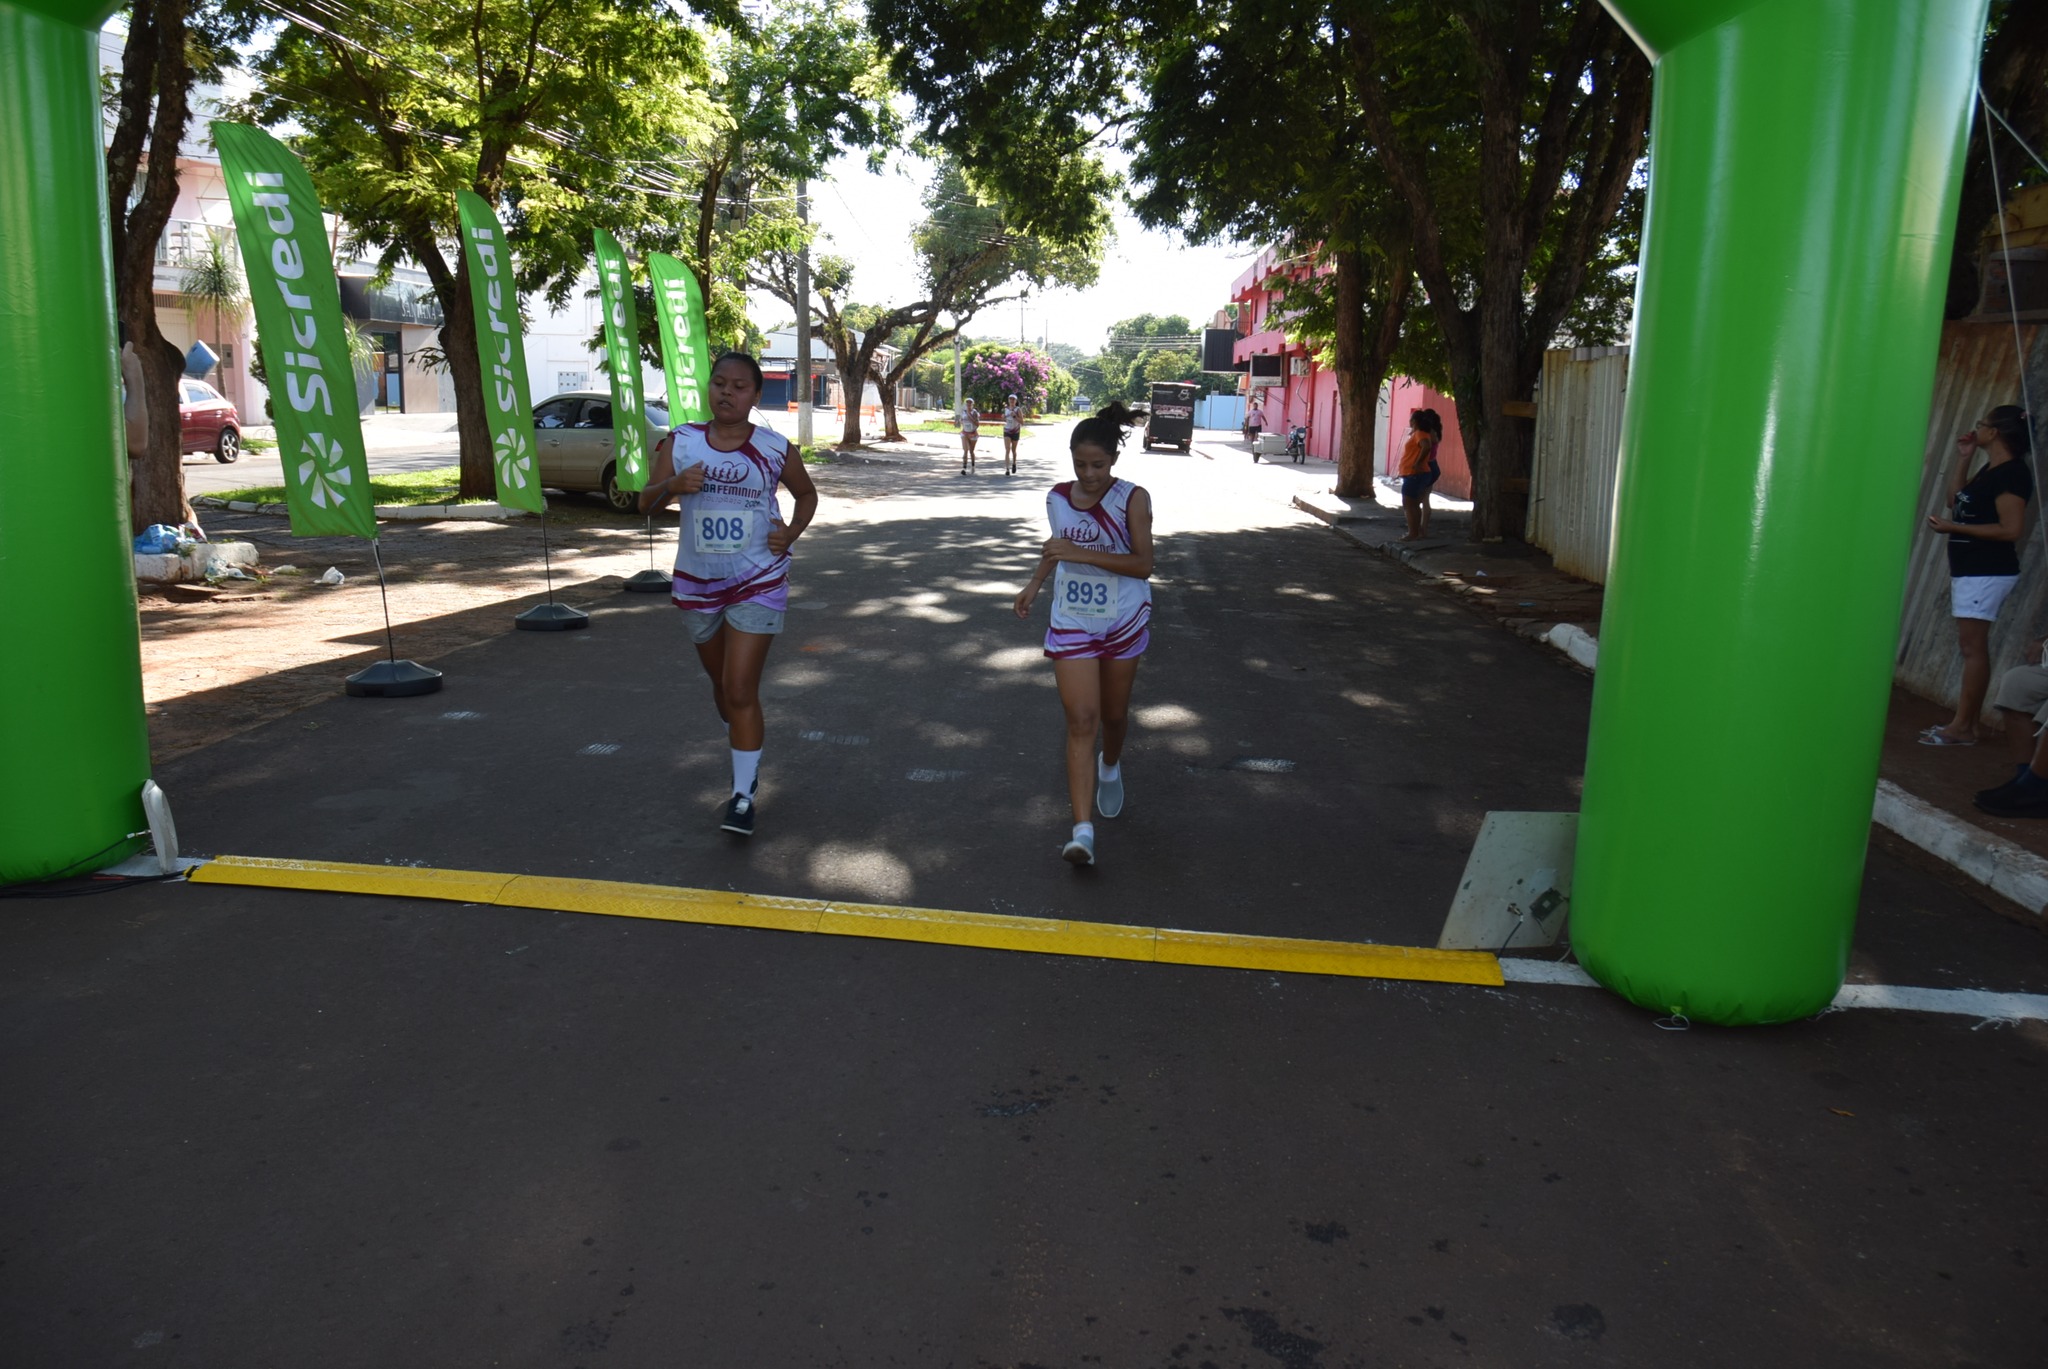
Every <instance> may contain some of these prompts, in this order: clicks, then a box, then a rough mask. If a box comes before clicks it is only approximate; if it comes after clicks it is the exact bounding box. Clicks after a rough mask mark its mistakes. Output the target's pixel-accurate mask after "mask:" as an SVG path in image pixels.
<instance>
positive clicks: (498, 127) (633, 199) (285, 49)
mask: <svg viewBox="0 0 2048 1369" xmlns="http://www.w3.org/2000/svg"><path fill="white" fill-rule="evenodd" d="M696 12H697V14H699V15H701V16H705V17H709V18H716V19H719V20H722V21H724V22H726V23H729V24H737V23H739V22H741V21H740V20H739V16H738V14H737V12H736V11H735V10H734V9H733V7H732V6H731V4H730V3H729V2H728V0H698V5H697V9H696ZM292 13H293V17H292V18H290V19H289V20H288V21H287V22H286V23H285V24H284V25H283V26H282V27H281V28H280V29H278V30H277V31H276V33H275V36H274V38H273V41H272V43H271V45H270V47H269V48H268V50H266V51H264V52H262V53H260V54H258V55H257V57H256V58H255V60H254V62H253V66H254V68H255V73H256V77H257V81H258V85H257V89H256V91H255V93H254V94H253V95H252V96H251V97H250V99H249V102H248V104H249V111H250V112H251V113H252V114H253V115H254V117H256V118H257V119H258V120H259V121H260V122H263V123H267V124H274V125H275V124H291V125H296V127H297V128H298V129H299V130H300V131H299V133H298V134H297V136H296V137H294V138H293V139H292V142H293V146H294V149H295V150H296V151H297V152H298V153H299V154H300V156H301V157H302V158H303V159H304V161H305V162H306V166H307V169H308V171H309V172H310V173H311V174H312V176H313V180H314V183H315V185H316V186H318V187H319V190H320V193H321V198H322V201H323V203H324V204H325V205H326V207H327V209H328V210H329V211H330V212H332V213H334V214H335V215H337V216H338V217H339V218H340V219H341V220H342V222H343V224H344V225H345V227H346V229H347V233H348V240H349V243H350V245H351V246H353V247H354V248H355V249H356V250H358V251H365V252H369V253H373V254H375V256H376V258H377V260H378V262H379V264H380V266H383V267H385V268H387V269H388V268H390V267H393V266H396V265H397V264H398V263H399V262H400V261H401V260H406V259H409V260H411V261H412V262H414V263H416V264H418V266H419V267H420V268H421V269H423V270H424V271H425V272H426V273H427V276H428V278H429V279H430V280H431V281H432V282H433V286H434V290H435V293H436V295H437V296H438V297H439V300H440V304H441V310H442V314H443V317H444V319H445V320H446V322H445V323H444V325H443V328H442V351H443V354H444V356H445V358H446V361H447V364H448V369H449V373H450V377H451V379H452V380H453V381H454V384H455V392H456V402H457V420H458V429H459V431H460V433H461V438H462V493H463V494H465V495H482V496H488V495H489V494H490V493H491V492H492V485H493V473H492V469H491V459H490V438H489V432H488V430H487V428H486V426H485V422H484V416H483V389H482V372H481V369H480V367H479V364H478V361H477V356H476V334H475V318H474V315H473V312H472V308H471V303H470V295H469V283H468V278H467V269H468V268H467V266H466V264H465V262H464V260H463V257H462V254H461V253H452V254H451V253H449V252H446V251H444V248H443V244H444V243H451V242H453V241H455V240H456V237H457V232H458V226H457V221H456V213H455V192H456V191H457V190H462V189H467V190H472V191H474V192H476V193H477V194H479V195H481V196H482V197H483V198H484V199H485V200H487V201H489V202H491V203H493V204H500V203H502V206H503V208H502V211H501V217H502V218H503V219H504V222H505V228H506V236H507V238H508V239H509V241H510V242H511V244H512V246H513V249H514V254H515V258H516V261H517V265H518V273H517V275H518V283H519V286H520V288H521V289H522V290H525V291H536V290H538V291H541V292H543V293H544V294H545V295H546V297H547V298H548V299H549V300H550V301H551V302H553V303H556V304H559V303H561V302H563V301H564V300H566V299H567V298H568V296H569V293H570V291H571V289H572V288H573V287H574V285H575V283H576V281H577V280H578V278H579V277H580V276H581V275H582V274H583V272H584V269H585V267H586V265H587V263H588V261H589V256H590V251H591V247H590V243H591V234H592V231H593V230H595V229H597V228H606V229H609V230H610V231H612V232H613V233H614V234H616V235H618V236H619V238H620V239H621V240H622V241H625V242H627V243H629V244H633V245H635V246H638V247H640V248H641V249H642V250H645V248H646V247H647V246H648V244H647V243H646V242H645V241H644V239H646V238H648V237H650V236H651V237H654V238H655V239H657V243H656V245H659V243H660V242H664V241H666V240H667V239H668V238H670V237H672V236H673V234H672V233H663V232H662V231H661V229H662V227H663V226H665V225H668V224H671V223H672V222H673V220H674V218H675V212H674V205H675V202H676V201H677V199H678V198H679V196H680V195H681V194H682V193H684V188H685V187H686V186H687V182H685V181H682V180H680V179H679V178H678V177H677V175H676V173H675V168H676V167H677V165H678V164H681V165H684V166H691V165H696V164H698V163H699V160H700V159H699V157H698V156H697V154H696V149H698V148H700V147H701V146H703V144H704V143H705V142H706V141H707V139H708V136H709V134H710V132H711V130H712V129H713V128H714V127H715V126H716V121H717V117H718V111H717V107H716V105H715V104H714V102H713V101H712V100H711V99H710V97H709V95H708V84H709V70H708V67H707V64H706V54H705V26H704V25H703V24H701V23H697V22H691V21H690V20H688V19H687V18H686V17H685V16H682V15H678V14H677V13H676V12H675V11H674V10H672V9H671V8H670V7H669V6H667V5H666V4H664V3H660V0H471V2H470V3H457V2H456V0H405V2H404V3H399V2H398V0H359V3H356V4H353V5H351V6H349V7H347V8H345V9H337V10H333V11H329V10H326V9H321V10H319V11H317V17H314V16H313V15H309V14H301V13H296V12H292ZM650 230H651V231H650ZM451 255H452V257H453V260H452V261H451V259H450V258H451Z"/></svg>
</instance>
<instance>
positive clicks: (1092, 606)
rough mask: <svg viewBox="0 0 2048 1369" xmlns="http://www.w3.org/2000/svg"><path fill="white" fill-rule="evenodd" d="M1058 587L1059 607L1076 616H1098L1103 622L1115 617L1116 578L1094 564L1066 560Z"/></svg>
mask: <svg viewBox="0 0 2048 1369" xmlns="http://www.w3.org/2000/svg"><path fill="white" fill-rule="evenodd" d="M1061 569H1062V570H1064V571H1066V575H1065V576H1064V577H1063V578H1062V580H1061V583H1060V587H1059V605H1058V607H1059V608H1060V609H1061V611H1063V612H1065V613H1067V614H1068V615H1070V616H1072V617H1075V618H1097V619H1101V620H1102V621H1104V622H1107V621H1108V620H1110V619H1112V618H1114V617H1116V578H1115V577H1114V576H1112V575H1110V574H1109V573H1108V572H1107V571H1102V570H1097V569H1096V568H1095V567H1093V566H1079V565H1076V564H1074V563H1073V562H1071V561H1069V562H1067V563H1066V565H1064V566H1062V567H1061Z"/></svg>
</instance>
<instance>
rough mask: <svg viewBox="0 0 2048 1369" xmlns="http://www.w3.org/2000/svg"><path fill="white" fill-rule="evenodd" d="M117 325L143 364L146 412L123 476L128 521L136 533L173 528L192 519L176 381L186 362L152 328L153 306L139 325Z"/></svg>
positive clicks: (161, 334)
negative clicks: (138, 445) (128, 486)
mask: <svg viewBox="0 0 2048 1369" xmlns="http://www.w3.org/2000/svg"><path fill="white" fill-rule="evenodd" d="M122 321H123V322H125V323H127V324H128V336H129V339H130V340H131V341H133V342H134V343H135V357H136V360H138V361H140V362H141V363H142V390H143V394H144V395H145V396H146V403H147V405H148V408H149V425H148V428H147V432H148V438H147V439H146V442H147V447H146V450H145V451H144V453H143V457H142V460H141V461H139V462H137V463H135V465H134V468H133V469H132V470H130V471H129V473H128V474H129V479H130V481H131V482H132V502H131V504H130V509H131V517H132V518H133V519H134V525H135V526H136V527H138V528H145V527H148V526H149V525H150V524H151V523H168V524H170V525H171V526H173V527H176V526H177V525H178V524H180V523H185V522H190V521H192V520H193V513H192V505H191V504H190V503H188V502H187V501H186V499H185V456H184V452H183V451H182V450H181V448H182V446H183V441H184V432H183V429H184V425H183V424H182V423H180V422H179V421H178V377H179V376H180V375H182V374H183V373H184V370H185V358H184V357H183V356H181V355H179V353H178V349H177V348H176V347H174V346H172V345H171V342H170V339H168V338H166V337H165V336H164V335H163V333H162V332H161V331H160V330H159V329H158V328H157V326H156V308H155V305H154V304H153V303H152V304H151V305H150V306H148V307H147V309H146V310H145V311H144V312H143V313H142V314H141V316H140V318H139V320H135V321H131V320H128V319H123V320H122ZM138 322H139V324H140V326H139V327H138V326H137V324H138Z"/></svg>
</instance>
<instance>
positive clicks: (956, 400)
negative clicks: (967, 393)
mask: <svg viewBox="0 0 2048 1369" xmlns="http://www.w3.org/2000/svg"><path fill="white" fill-rule="evenodd" d="M966 346H967V339H966V338H965V337H963V336H961V333H960V321H959V319H957V318H956V319H954V321H953V415H954V417H956V418H957V417H959V414H960V361H961V356H960V354H961V352H962V351H963V350H965V348H966Z"/></svg>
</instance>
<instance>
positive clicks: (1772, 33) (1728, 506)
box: [1572, 0, 1986, 1023]
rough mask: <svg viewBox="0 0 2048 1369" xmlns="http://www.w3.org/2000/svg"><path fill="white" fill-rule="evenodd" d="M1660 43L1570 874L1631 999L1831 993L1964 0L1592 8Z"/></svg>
mask: <svg viewBox="0 0 2048 1369" xmlns="http://www.w3.org/2000/svg"><path fill="white" fill-rule="evenodd" d="M1604 3H1606V4H1607V7H1608V9H1609V10H1611V11H1612V12H1613V13H1614V14H1615V16H1616V17H1617V18H1618V19H1620V20H1621V22H1622V23H1623V24H1624V25H1625V26H1627V28H1628V29H1629V31H1630V32H1631V33H1632V34H1634V35H1635V37H1636V38H1637V40H1638V41H1639V42H1640V43H1641V44H1642V46H1643V48H1644V50H1645V51H1646V52H1647V53H1648V54H1649V55H1650V57H1651V59H1652V60H1653V61H1654V62H1655V63H1656V70H1657V77H1656V80H1657V84H1656V103H1655V109H1654V113H1653V115H1652V122H1651V140H1650V146H1651V149H1652V151H1651V164H1650V198H1649V213H1648V217H1647V220H1646V222H1645V224H1644V229H1643V260H1642V276H1641V279H1640V281H1639V283H1638V293H1637V297H1636V298H1637V314H1636V347H1635V353H1634V355H1633V357H1632V358H1631V365H1630V375H1629V391H1628V400H1627V407H1626V410H1625V412H1624V415H1623V422H1622V442H1621V467H1620V476H1619V481H1618V485H1617V489H1616V495H1615V519H1614V526H1615V537H1614V546H1613V556H1612V560H1611V569H1610V572H1609V582H1608V591H1607V607H1606V615H1605V617H1604V619H1603V620H1602V622H1601V632H1600V668H1599V671H1598V673H1597V676H1596V679H1595V683H1594V686H1593V723H1592V736H1591V741H1590V743H1589V746H1588V751H1587V757H1586V788H1585V797H1584V801H1583V807H1582V812H1581V816H1580V820H1579V847H1578V855H1577V860H1576V866H1575V869H1574V872H1573V897H1572V944H1573V946H1574V948H1575V949H1576V951H1577V952H1578V956H1579V959H1580V961H1581V962H1582V963H1583V964H1584V965H1585V966H1586V968H1587V969H1588V970H1589V971H1590V972H1591V973H1592V974H1593V975H1594V977H1595V978H1597V979H1599V980H1600V982H1602V983H1603V984H1606V985H1607V986H1608V987H1609V988H1611V989H1613V990H1615V991H1616V992H1617V993H1620V994H1621V995H1623V996H1624V997H1626V998H1629V999H1631V1000H1633V1001H1634V1002H1636V1003H1639V1004H1642V1005H1643V1006H1645V1007H1650V1008H1655V1009H1657V1010H1659V1011H1661V1012H1676V1013H1683V1014H1686V1015H1688V1016H1690V1017H1693V1018H1696V1019H1700V1020H1703V1021H1709V1022H1726V1023H1748V1022H1782V1021H1785V1020H1787V1019H1790V1018H1796V1017H1802V1016H1805V1015H1807V1014H1810V1013H1814V1012H1818V1011H1819V1010H1820V1009H1822V1008H1824V1007H1826V1006H1827V1005H1828V1003H1829V1002H1830V1001H1831V1000H1832V999H1833V997H1834V995H1835V992H1836V990H1837V989H1839V988H1840V987H1841V983H1842V974H1843V970H1844V968H1845V967H1846V965H1847V962H1848V955H1849V939H1850V933H1851V931H1852V930H1853V928H1854V924H1855V917H1856V905H1857V895H1858V891H1859V889H1860V887H1861V883H1862V873H1863V858H1864V852H1865V849H1866V847H1867V845H1868V842H1869V835H1870V810H1871V801H1872V798H1873V796H1874V793H1875V790H1876V785H1877V760H1878V748H1879V744H1880V741H1881V739H1882V736H1883V730H1884V716H1885V707H1886V703H1887V699H1888V695H1889V688H1890V683H1891V662H1892V655H1893V651H1894V649H1895V647H1896V645H1897V641H1898V627H1899V602H1900V596H1901V594H1902V592H1903V587H1904V583H1905V570H1906V558H1907V552H1908V549H1909V539H1910V535H1911V529H1912V528H1913V526H1914V512H1915V510H1914V501H1915V498H1916V491H1917V489H1918V480H1919V471H1920V462H1921V455H1922V443H1923V441H1924V437H1925V433H1926V427H1927V412H1928V404H1929V402H1930V400H1931V398H1932V393H1933V384H1934V359H1935V352H1936V347H1937V342H1938V337H1939V330H1940V326H1941V299H1942V290H1943V286H1944V283H1945V281H1946V275H1947V262H1948V252H1949V243H1950V240H1951V236H1952V232H1953V224H1954V222H1955V208H1956V193H1957V189H1956V187H1957V182H1958V178H1959V176H1960V174H1961V164H1962V152H1963V145H1964V137H1965V134H1966V132H1967V130H1968V127H1969V109H1970V100H1971V95H1972V91H1973V90H1974V87H1975V81H1976V72H1977V63H1978V58H1979V52H1980V49H1981V46H1982V43H1983V36H1984V18H1985V8H1986V6H1985V0H1884V2H1883V3H1872V0H1690V2H1687V0H1604Z"/></svg>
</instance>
